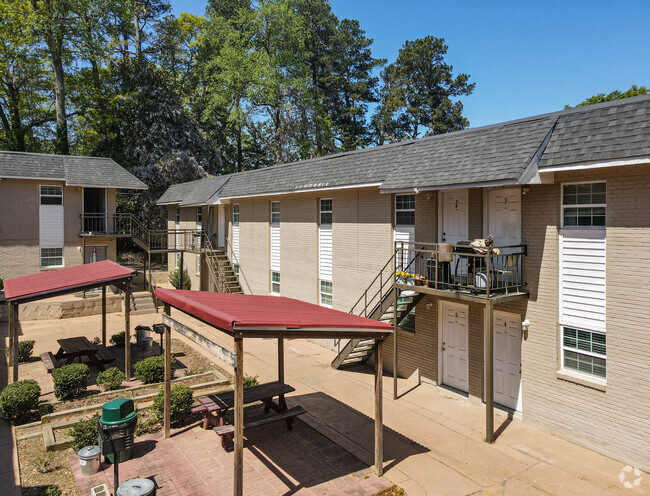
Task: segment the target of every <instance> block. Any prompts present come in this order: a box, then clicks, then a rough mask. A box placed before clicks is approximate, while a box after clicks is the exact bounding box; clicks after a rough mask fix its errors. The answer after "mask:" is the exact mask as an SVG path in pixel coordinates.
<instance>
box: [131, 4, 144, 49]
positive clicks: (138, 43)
mask: <svg viewBox="0 0 650 496" xmlns="http://www.w3.org/2000/svg"><path fill="white" fill-rule="evenodd" d="M133 29H134V31H133V33H134V34H133V41H134V42H135V56H136V57H137V58H140V57H141V56H142V33H141V32H140V14H139V13H138V5H137V4H136V6H135V9H134V10H133Z"/></svg>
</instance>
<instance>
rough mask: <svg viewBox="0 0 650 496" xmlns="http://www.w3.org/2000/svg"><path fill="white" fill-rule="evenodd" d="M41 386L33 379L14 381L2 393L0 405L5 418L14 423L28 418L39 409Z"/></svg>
mask: <svg viewBox="0 0 650 496" xmlns="http://www.w3.org/2000/svg"><path fill="white" fill-rule="evenodd" d="M40 395H41V388H40V387H39V385H38V382H36V381H35V380H33V379H26V380H24V381H17V382H12V383H11V384H9V385H8V386H7V387H6V388H4V389H3V390H2V394H0V406H2V411H3V412H4V416H5V419H7V420H9V421H10V422H13V423H19V422H24V421H25V420H28V419H29V418H30V416H31V414H32V412H33V411H34V410H37V409H38V397H39V396H40Z"/></svg>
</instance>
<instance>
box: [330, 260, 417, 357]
mask: <svg viewBox="0 0 650 496" xmlns="http://www.w3.org/2000/svg"><path fill="white" fill-rule="evenodd" d="M394 267H395V255H394V254H393V256H392V257H391V258H390V259H389V260H388V262H386V264H384V266H383V267H382V268H381V270H380V271H379V273H378V274H377V276H376V277H375V278H374V279H373V281H372V282H371V283H370V285H369V286H368V288H367V289H366V290H365V291H364V292H363V294H362V295H361V297H360V298H359V299H358V300H357V302H356V303H355V304H354V305H353V306H352V309H351V310H350V313H352V314H355V315H360V316H362V317H367V318H369V319H375V320H380V321H382V322H390V323H392V322H393V321H394V320H393V319H394V317H395V308H394V307H395V291H399V290H398V289H396V288H395V287H394V281H395V268H394ZM420 298H422V294H419V293H412V294H411V292H410V291H401V292H400V293H399V294H398V295H397V310H396V311H397V321H398V322H401V321H402V320H403V319H404V318H405V317H406V316H407V315H408V314H409V313H410V312H411V310H413V308H415V305H417V303H418V301H420ZM334 344H335V346H337V355H336V358H334V360H333V361H332V367H334V368H335V369H338V368H340V367H346V366H352V365H358V364H360V363H363V362H365V361H366V360H367V359H368V358H369V357H370V356H371V355H372V354H373V353H374V351H375V348H374V340H373V339H349V340H347V342H346V341H345V340H343V341H341V340H336V341H335V343H334Z"/></svg>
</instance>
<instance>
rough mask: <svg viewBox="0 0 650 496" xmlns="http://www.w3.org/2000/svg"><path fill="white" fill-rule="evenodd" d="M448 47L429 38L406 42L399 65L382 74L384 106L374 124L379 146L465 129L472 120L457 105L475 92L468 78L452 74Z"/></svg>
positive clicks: (399, 58) (382, 105) (436, 39)
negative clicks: (423, 133) (404, 139)
mask: <svg viewBox="0 0 650 496" xmlns="http://www.w3.org/2000/svg"><path fill="white" fill-rule="evenodd" d="M447 50H448V47H447V45H445V42H444V39H442V38H435V37H433V36H427V37H425V38H421V39H417V40H415V41H407V42H406V43H404V46H403V47H402V48H401V49H400V51H399V55H398V56H397V60H396V61H395V62H393V63H392V64H390V65H388V66H387V67H386V68H385V69H384V70H383V71H382V74H381V77H382V80H383V84H384V87H383V90H382V101H381V105H380V107H379V109H378V111H377V113H378V115H376V116H375V117H376V118H375V119H374V122H375V123H376V124H377V125H380V126H383V127H381V128H379V129H378V130H376V134H377V135H378V136H379V139H378V141H379V142H380V143H381V142H383V141H382V140H384V139H386V138H388V139H389V140H391V136H392V137H393V138H394V139H402V138H404V137H409V138H411V139H415V138H417V137H418V136H419V135H420V133H421V130H422V128H424V129H426V134H427V135H431V134H442V133H447V132H449V131H457V130H460V129H464V128H465V127H467V126H468V125H469V121H468V120H467V119H466V118H465V117H463V115H462V112H463V104H462V103H461V102H459V101H453V99H454V98H458V97H460V96H463V95H469V94H471V93H472V91H473V90H474V86H475V83H470V82H469V75H467V74H462V73H461V74H458V75H457V76H454V75H453V67H452V66H451V65H449V64H447V63H446V62H445V55H446V54H447Z"/></svg>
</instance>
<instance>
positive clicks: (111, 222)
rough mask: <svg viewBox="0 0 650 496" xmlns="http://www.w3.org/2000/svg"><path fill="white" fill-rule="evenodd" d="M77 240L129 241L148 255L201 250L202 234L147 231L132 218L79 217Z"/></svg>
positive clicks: (201, 232) (93, 214) (131, 216)
mask: <svg viewBox="0 0 650 496" xmlns="http://www.w3.org/2000/svg"><path fill="white" fill-rule="evenodd" d="M80 220H81V225H80V228H79V236H81V237H82V238H89V237H117V238H119V237H123V238H131V239H132V241H133V242H134V243H136V244H137V245H138V246H140V247H141V248H142V249H144V250H146V251H148V252H150V253H166V252H180V251H187V252H194V253H198V252H201V251H203V250H204V247H203V244H204V243H203V236H204V232H203V231H201V230H197V229H148V228H146V227H145V226H144V225H142V223H141V222H140V221H138V219H136V218H135V216H134V215H132V214H113V215H108V214H103V213H83V214H81V215H80Z"/></svg>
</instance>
